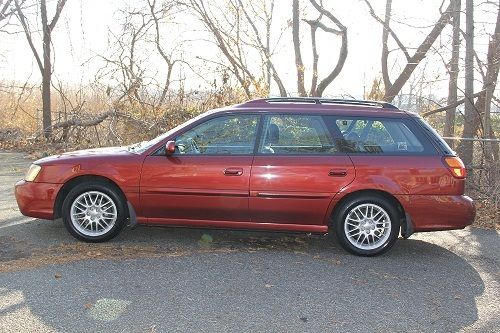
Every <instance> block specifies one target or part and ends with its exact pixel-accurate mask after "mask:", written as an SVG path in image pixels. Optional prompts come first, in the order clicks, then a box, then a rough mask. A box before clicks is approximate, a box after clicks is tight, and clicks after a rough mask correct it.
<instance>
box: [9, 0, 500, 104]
mask: <svg viewBox="0 0 500 333" xmlns="http://www.w3.org/2000/svg"><path fill="white" fill-rule="evenodd" d="M143 1H145V0H143ZM215 1H220V0H215ZM141 2H142V1H141V0H137V1H133V0H85V1H84V0H68V1H67V4H66V7H65V8H64V11H63V14H62V16H61V18H60V20H59V22H58V24H57V26H56V29H55V31H54V34H53V45H54V48H55V52H54V53H55V62H54V79H55V80H58V81H61V82H64V83H66V84H70V85H71V84H74V85H80V84H83V85H85V84H88V83H90V82H93V81H94V80H95V75H96V73H97V72H98V71H99V69H100V68H102V66H103V64H104V63H103V61H102V60H101V58H100V56H101V55H104V56H109V55H110V53H111V50H112V49H113V43H112V42H111V43H110V40H111V39H110V36H111V33H118V32H119V31H120V28H121V27H120V20H121V14H120V13H119V10H120V9H127V8H137V7H138V6H140V3H141ZM207 2H208V3H213V1H207ZM371 2H372V4H373V7H374V8H375V11H376V12H377V14H378V15H379V16H383V13H384V5H385V1H384V0H372V1H371ZM478 2H479V0H478ZM48 3H49V16H50V17H51V16H52V15H53V9H54V6H55V3H56V1H54V0H52V1H51V0H49V1H48ZM142 3H145V2H142ZM290 3H291V1H288V0H276V11H275V15H276V16H275V23H274V27H273V31H272V36H274V38H276V36H277V35H278V34H279V32H280V30H281V29H282V28H283V27H285V26H286V24H287V20H288V19H289V18H290V17H291V4H290ZM302 3H303V5H304V7H305V8H306V9H305V10H304V13H303V15H302V16H303V17H306V18H312V19H314V18H315V16H316V14H314V13H313V9H312V8H311V7H310V6H305V5H306V4H307V3H308V1H305V0H303V1H302ZM324 3H325V7H326V8H327V9H329V10H331V11H332V13H334V15H336V16H337V18H339V20H340V21H341V22H342V23H343V24H344V25H345V26H346V27H347V29H348V57H347V61H346V63H345V65H344V68H343V70H342V73H341V74H340V76H339V77H337V79H336V80H335V81H334V82H333V83H332V84H331V85H330V86H329V87H328V89H327V90H326V91H325V95H326V96H340V95H346V94H348V95H352V96H355V97H363V93H364V90H365V89H366V90H369V87H370V85H371V81H372V80H373V79H374V78H375V77H378V76H380V53H381V38H382V37H381V33H382V27H381V25H380V24H379V23H377V22H376V21H375V20H374V19H373V18H372V17H371V16H370V15H369V13H368V9H367V7H366V5H365V4H364V3H363V1H361V0H344V1H340V0H336V1H324ZM440 4H441V0H414V1H407V0H393V20H394V24H393V29H394V30H395V31H396V32H397V33H398V35H399V37H400V39H401V40H402V41H403V43H404V44H405V45H406V46H407V47H408V48H409V49H410V52H411V48H412V47H413V48H414V47H416V46H418V45H419V44H420V43H421V42H422V40H423V39H424V37H425V35H426V34H427V33H428V31H429V26H430V25H432V24H433V23H434V22H435V21H436V20H437V19H438V17H439V12H438V8H439V5H440ZM488 9H492V10H491V11H492V12H493V11H494V8H493V7H492V6H491V5H490V6H489V7H488V5H482V6H481V7H480V9H478V10H476V13H475V15H476V21H477V22H478V24H476V49H477V52H478V54H479V56H480V57H482V58H483V59H484V58H485V53H486V50H487V43H488V36H487V35H486V32H488V33H490V32H491V31H493V29H494V26H493V25H492V24H489V23H483V22H494V20H495V18H496V17H495V14H493V15H492V14H489V13H488V12H487V10H488ZM31 18H33V17H31ZM462 20H465V16H464V15H463V16H462ZM409 25H411V26H417V27H419V28H414V27H410V26H409ZM202 28H203V27H202V26H201V25H200V23H199V21H197V20H196V19H195V18H193V17H191V16H187V15H181V16H179V17H178V18H176V23H175V24H170V25H168V26H164V27H162V29H163V30H164V31H165V32H164V35H165V36H167V37H166V38H165V40H163V42H164V44H165V45H166V46H167V47H168V45H178V46H179V47H180V49H182V50H183V54H182V58H183V59H184V60H185V61H186V62H188V63H190V65H192V68H193V69H194V71H192V70H190V69H188V68H184V69H183V70H182V73H181V72H179V71H178V70H177V71H176V72H175V73H174V76H175V77H179V76H180V75H181V74H182V75H183V76H184V77H185V78H186V80H185V84H186V87H187V88H188V89H209V88H210V86H209V83H208V82H210V81H211V80H212V79H211V75H213V74H212V73H211V72H210V71H209V70H208V68H209V67H210V66H207V64H206V63H202V62H201V61H200V60H199V57H200V56H202V57H205V58H210V59H220V53H219V51H218V49H217V48H216V46H215V45H214V44H213V43H211V42H209V41H205V40H206V39H209V38H210V36H209V35H206V34H205V33H204V32H203V31H201V30H202ZM10 29H11V32H12V31H15V30H19V28H18V27H17V28H16V27H10ZM449 35H450V27H448V28H447V29H446V30H445V33H444V34H443V35H442V36H441V37H440V38H439V40H438V43H436V45H441V44H442V45H444V46H443V48H442V52H441V53H442V55H443V58H441V57H440V56H438V55H433V56H429V57H428V59H427V61H426V62H425V64H421V66H419V68H418V69H417V71H416V73H417V75H422V73H423V74H425V76H426V80H428V81H435V83H433V84H430V85H428V86H426V87H425V89H427V90H428V92H429V93H433V94H437V95H441V96H446V93H447V85H448V82H447V76H446V72H445V71H444V67H443V59H444V60H446V61H448V60H449V53H448V52H447V51H446V49H447V48H449ZM301 36H302V46H303V51H302V53H303V57H304V63H305V64H306V67H308V66H310V65H309V64H310V61H311V51H310V47H309V43H310V42H309V39H308V36H309V29H308V27H307V26H305V25H303V26H302V27H301ZM36 37H37V38H36V40H35V43H36V45H38V46H40V45H41V42H40V36H39V35H38V36H36ZM318 45H319V54H320V60H319V61H320V68H319V72H320V79H321V77H322V76H324V75H325V73H327V72H328V70H331V68H332V67H331V66H332V63H333V64H335V63H336V61H337V55H338V49H339V47H340V42H339V38H338V37H334V36H332V35H329V34H325V33H320V34H319V36H318ZM393 46H394V45H391V47H393ZM139 52H142V53H143V54H142V55H141V56H142V58H144V59H145V60H144V61H145V62H147V68H148V70H149V76H150V77H151V78H152V79H154V80H158V82H160V81H162V78H163V77H164V76H165V71H164V68H163V66H162V62H161V60H160V59H159V58H158V57H157V56H155V55H153V54H152V53H151V50H149V49H140V50H139ZM401 59H403V57H402V53H400V52H399V53H398V52H392V53H391V58H390V66H392V69H393V75H392V78H393V80H394V78H395V76H396V74H397V73H398V72H399V70H398V68H400V67H401V65H402V62H401ZM273 61H274V63H275V65H276V67H277V70H278V73H279V74H280V76H281V77H282V79H283V81H284V82H285V85H286V86H287V88H288V90H289V91H291V92H292V93H293V92H294V91H296V84H295V82H296V81H295V80H296V69H295V66H294V57H293V45H292V42H291V29H288V30H286V31H285V33H284V35H283V38H282V39H281V40H280V42H279V44H278V45H277V48H276V53H275V54H274V55H273ZM462 61H463V59H462ZM307 69H308V68H306V71H307ZM204 71H205V72H204ZM199 74H201V76H203V77H205V78H206V80H203V79H201V78H200V75H199ZM461 76H463V72H462V73H461ZM0 80H4V81H12V80H13V81H17V82H25V81H26V80H29V81H31V82H39V81H40V73H39V71H38V68H37V67H36V63H35V62H34V58H33V56H32V53H31V50H30V49H29V47H28V44H27V42H26V39H25V37H24V35H23V34H21V33H17V34H16V33H14V34H5V33H2V34H0ZM105 80H109V78H105ZM309 80H310V71H309V72H307V74H306V84H307V85H308V82H309ZM479 85H480V82H477V83H476V86H477V87H478V88H479ZM306 89H307V87H306ZM406 89H408V87H407V88H406ZM271 93H272V94H276V93H277V89H276V87H273V88H272V91H271Z"/></svg>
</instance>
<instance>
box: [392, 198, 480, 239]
mask: <svg viewBox="0 0 500 333" xmlns="http://www.w3.org/2000/svg"><path fill="white" fill-rule="evenodd" d="M398 199H399V200H400V202H401V204H402V205H403V208H404V210H405V212H406V213H407V214H408V215H409V216H410V217H411V222H412V225H413V230H414V231H415V232H419V231H438V230H451V229H463V228H465V227H466V226H468V225H470V224H472V222H474V218H475V216H476V209H475V207H474V203H473V201H472V199H471V198H469V197H468V196H465V195H411V196H405V197H402V198H398Z"/></svg>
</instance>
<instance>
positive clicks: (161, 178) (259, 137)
mask: <svg viewBox="0 0 500 333" xmlns="http://www.w3.org/2000/svg"><path fill="white" fill-rule="evenodd" d="M465 176H466V170H465V168H464V165H463V163H462V161H461V160H460V159H459V158H458V157H457V156H456V155H455V153H454V152H453V151H452V150H451V149H450V147H449V146H448V145H447V144H446V142H445V141H444V140H443V139H442V138H441V137H440V136H439V135H438V134H437V133H436V131H434V130H433V129H432V128H431V127H430V126H429V125H428V124H427V123H426V122H425V121H424V120H423V119H422V118H421V117H419V116H418V115H416V114H413V113H410V112H406V111H402V110H399V109H398V108H396V107H395V106H393V105H391V104H388V103H382V102H372V101H358V100H335V99H321V98H269V99H260V100H253V101H249V102H247V103H244V104H239V105H234V106H231V107H227V108H222V109H217V110H212V111H209V112H206V113H204V114H202V115H200V116H198V117H196V118H194V119H192V120H190V121H188V122H186V123H185V124H183V125H180V126H178V127H176V128H174V129H172V130H170V131H169V132H167V133H165V134H163V135H161V136H159V137H157V138H155V139H153V140H151V141H148V142H142V143H138V144H135V145H132V146H129V147H118V148H101V149H90V150H82V151H76V152H69V153H64V154H61V155H56V156H50V157H46V158H42V159H40V160H38V161H36V162H34V163H33V164H32V165H31V167H30V168H29V170H28V172H27V174H26V177H25V179H24V180H21V181H20V182H18V183H17V184H16V187H15V192H16V199H17V203H18V205H19V208H20V210H21V212H22V213H23V214H24V215H27V216H32V217H36V218H42V219H56V218H59V217H61V218H62V220H63V222H64V224H65V226H66V228H67V229H68V231H69V232H70V233H71V234H72V235H73V236H74V237H76V238H78V239H80V240H83V241H87V242H103V241H107V240H109V239H111V238H113V237H114V236H116V235H117V234H118V233H119V232H120V230H121V229H122V228H123V227H124V226H125V225H126V224H129V225H132V226H134V225H136V224H147V225H168V226H183V227H212V228H238V229H240V228H241V229H260V230H280V231H299V232H308V233H327V232H328V231H329V230H330V229H331V231H332V232H334V233H335V235H336V237H337V239H338V241H339V243H340V244H341V245H342V246H343V247H344V248H345V249H346V250H348V251H350V252H352V253H354V254H357V255H364V256H372V255H377V254H380V253H382V252H384V251H386V250H388V249H389V248H390V247H391V246H392V245H393V244H394V243H395V241H396V239H397V238H398V236H399V234H400V233H401V235H402V236H403V237H405V238H406V237H409V236H410V235H411V234H412V233H414V232H420V231H434V230H448V229H461V228H464V227H465V226H467V225H469V224H471V223H472V221H473V220H474V215H475V209H474V205H473V202H472V200H471V199H470V198H469V197H467V196H465V195H464V183H465Z"/></svg>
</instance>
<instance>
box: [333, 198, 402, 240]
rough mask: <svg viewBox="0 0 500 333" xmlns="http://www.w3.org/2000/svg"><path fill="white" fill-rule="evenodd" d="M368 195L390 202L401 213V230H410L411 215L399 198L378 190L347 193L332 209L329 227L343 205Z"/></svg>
mask: <svg viewBox="0 0 500 333" xmlns="http://www.w3.org/2000/svg"><path fill="white" fill-rule="evenodd" d="M366 195H377V196H380V197H383V198H384V199H386V200H388V201H390V202H391V203H392V204H393V205H394V207H396V209H397V210H398V212H399V216H400V225H401V228H404V230H408V229H409V224H410V225H411V221H410V218H409V215H408V214H407V213H406V212H405V210H404V207H403V205H402V204H401V202H400V201H399V200H398V198H396V197H395V196H394V195H392V194H391V193H389V192H387V191H383V190H378V189H363V190H357V191H353V192H350V193H346V194H345V195H343V196H342V198H340V200H338V201H336V203H335V204H334V205H333V207H332V208H331V212H330V214H329V215H328V217H327V218H328V221H327V223H328V225H329V226H331V225H332V224H333V221H334V220H335V218H337V216H336V214H337V213H338V211H339V210H340V207H342V204H343V203H344V202H346V201H348V200H351V199H352V198H356V197H362V196H366Z"/></svg>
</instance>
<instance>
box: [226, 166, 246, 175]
mask: <svg viewBox="0 0 500 333" xmlns="http://www.w3.org/2000/svg"><path fill="white" fill-rule="evenodd" d="M242 174H243V169H242V168H227V169H225V170H224V175H226V176H241V175H242Z"/></svg>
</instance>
